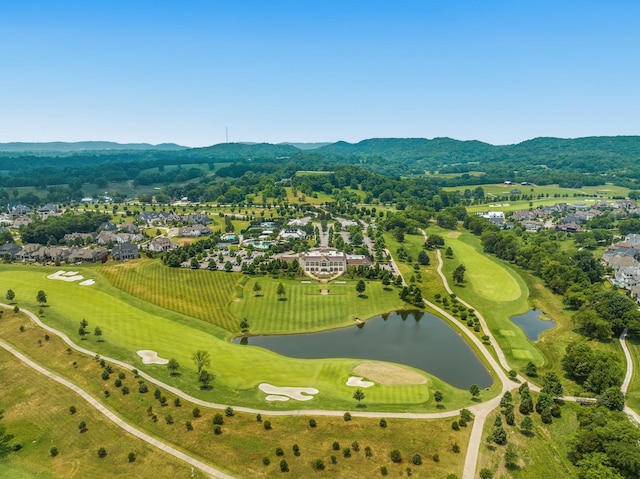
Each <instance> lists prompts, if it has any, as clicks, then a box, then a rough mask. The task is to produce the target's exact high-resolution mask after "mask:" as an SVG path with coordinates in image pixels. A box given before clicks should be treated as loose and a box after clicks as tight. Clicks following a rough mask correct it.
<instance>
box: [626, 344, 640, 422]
mask: <svg viewBox="0 0 640 479" xmlns="http://www.w3.org/2000/svg"><path fill="white" fill-rule="evenodd" d="M627 347H628V348H629V353H630V354H631V360H632V361H633V376H632V377H631V384H629V390H628V393H627V405H628V406H629V407H630V408H632V409H633V410H634V411H636V412H638V411H640V371H639V369H640V339H639V338H627Z"/></svg>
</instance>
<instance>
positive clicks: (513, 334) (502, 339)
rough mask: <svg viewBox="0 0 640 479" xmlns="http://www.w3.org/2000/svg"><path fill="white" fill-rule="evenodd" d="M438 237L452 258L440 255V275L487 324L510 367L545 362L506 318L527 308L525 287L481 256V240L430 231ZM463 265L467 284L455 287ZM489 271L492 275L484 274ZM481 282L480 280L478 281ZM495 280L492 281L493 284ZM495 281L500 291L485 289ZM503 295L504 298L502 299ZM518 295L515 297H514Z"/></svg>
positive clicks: (502, 267) (514, 275)
mask: <svg viewBox="0 0 640 479" xmlns="http://www.w3.org/2000/svg"><path fill="white" fill-rule="evenodd" d="M433 233H435V234H439V235H441V236H443V237H444V238H445V246H450V247H451V249H452V250H453V253H454V257H453V258H446V257H445V255H444V251H443V252H442V253H443V255H442V256H443V261H444V268H443V272H444V274H445V276H446V277H447V279H448V281H449V285H450V286H451V288H452V289H453V291H454V292H455V294H456V295H457V296H459V297H461V298H463V299H465V300H466V301H468V302H469V303H470V304H472V305H473V306H474V307H475V308H476V309H477V310H478V311H479V312H480V313H481V314H482V315H483V316H484V318H485V319H486V320H487V324H488V326H489V328H490V329H491V332H492V333H493V335H494V336H495V338H496V340H497V341H498V343H499V345H500V347H501V349H502V350H503V352H504V353H505V355H506V357H507V360H508V361H509V364H510V365H511V366H513V367H514V368H516V369H522V368H524V366H525V365H526V364H527V363H528V362H529V361H533V362H534V363H535V364H536V365H537V366H539V367H541V366H543V365H544V364H545V362H546V359H545V357H544V356H543V355H542V353H541V352H540V350H539V349H538V348H537V347H536V345H535V344H534V343H532V342H531V341H529V340H528V339H527V337H526V336H525V334H524V332H523V331H522V329H520V328H519V327H518V326H516V325H515V324H514V323H513V322H512V321H511V320H510V319H509V318H510V317H511V316H513V315H515V314H520V313H523V312H525V311H526V310H527V309H528V308H529V304H528V300H527V299H528V295H529V290H528V288H527V285H526V283H525V282H524V281H523V280H522V278H520V276H519V275H518V274H517V273H516V272H515V271H514V270H513V269H512V268H511V267H510V266H509V265H508V264H506V263H504V262H502V261H499V260H497V259H493V258H490V257H487V256H486V255H485V254H484V253H483V252H482V246H481V245H480V239H479V238H478V237H476V236H473V235H472V234H471V233H467V232H454V233H455V234H450V233H451V232H447V230H442V229H440V228H430V229H429V230H428V231H427V234H433ZM459 264H464V265H465V267H466V268H467V274H465V277H466V282H465V283H464V284H463V285H456V284H455V283H454V281H453V279H452V273H453V270H454V269H455V268H456V267H457V266H458V265H459ZM483 270H489V271H490V272H491V274H489V275H487V274H485V271H483ZM479 278H480V279H479ZM494 278H495V280H494ZM490 281H495V282H496V283H497V284H500V285H501V287H500V288H497V287H494V286H491V287H489V288H486V287H485V283H486V282H490ZM501 291H504V295H501V294H500V293H501ZM516 292H517V295H516Z"/></svg>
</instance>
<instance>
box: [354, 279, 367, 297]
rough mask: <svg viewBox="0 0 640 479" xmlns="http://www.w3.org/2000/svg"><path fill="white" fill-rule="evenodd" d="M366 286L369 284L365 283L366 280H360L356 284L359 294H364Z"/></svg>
mask: <svg viewBox="0 0 640 479" xmlns="http://www.w3.org/2000/svg"><path fill="white" fill-rule="evenodd" d="M366 288H367V285H366V284H365V282H364V281H363V280H359V281H358V283H357V284H356V291H357V292H358V296H362V293H364V291H365V289H366Z"/></svg>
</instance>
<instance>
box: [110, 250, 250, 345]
mask: <svg viewBox="0 0 640 479" xmlns="http://www.w3.org/2000/svg"><path fill="white" fill-rule="evenodd" d="M98 271H99V272H100V273H101V274H103V275H104V276H105V277H106V278H107V279H108V280H109V282H110V283H111V284H112V285H113V286H115V287H116V288H119V289H121V290H122V291H124V292H126V293H129V294H131V295H133V296H136V297H138V298H140V299H142V300H144V301H147V302H149V303H152V304H157V305H158V306H160V307H162V308H166V309H169V310H171V311H176V312H178V313H182V314H185V315H187V316H192V317H194V318H198V319H202V320H204V321H207V322H209V323H211V324H214V325H216V326H219V327H221V328H223V329H226V330H227V331H231V332H235V331H236V330H237V329H238V320H237V319H236V318H235V317H234V316H233V315H232V314H231V313H230V311H229V305H230V303H231V302H232V301H233V300H234V298H235V287H236V285H237V284H238V283H239V282H240V280H241V279H242V276H240V275H238V274H234V273H225V272H221V271H205V270H197V271H194V270H191V269H184V268H168V267H166V266H164V265H163V264H162V263H161V262H160V261H158V260H154V261H149V260H138V261H130V262H127V263H111V264H108V265H105V266H101V267H100V268H98Z"/></svg>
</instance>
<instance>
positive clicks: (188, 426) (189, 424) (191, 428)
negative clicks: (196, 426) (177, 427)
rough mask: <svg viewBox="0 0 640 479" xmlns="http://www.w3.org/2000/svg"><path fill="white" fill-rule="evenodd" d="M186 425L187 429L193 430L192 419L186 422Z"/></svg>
mask: <svg viewBox="0 0 640 479" xmlns="http://www.w3.org/2000/svg"><path fill="white" fill-rule="evenodd" d="M184 425H185V427H186V428H187V431H193V425H192V424H191V421H187V422H185V423H184Z"/></svg>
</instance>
